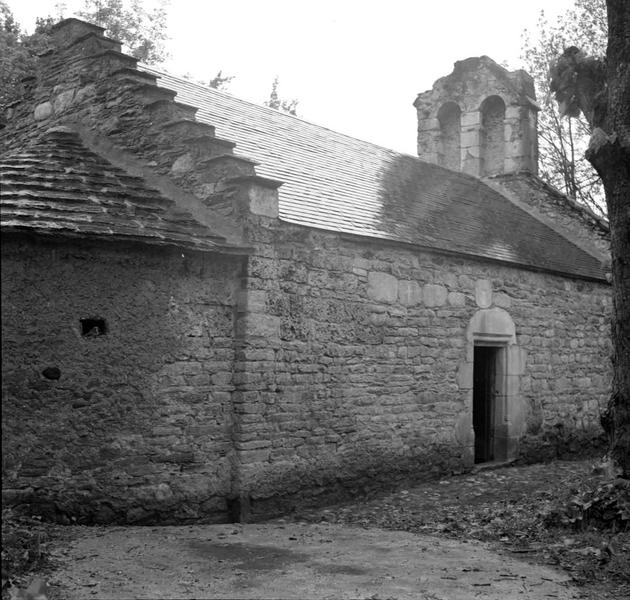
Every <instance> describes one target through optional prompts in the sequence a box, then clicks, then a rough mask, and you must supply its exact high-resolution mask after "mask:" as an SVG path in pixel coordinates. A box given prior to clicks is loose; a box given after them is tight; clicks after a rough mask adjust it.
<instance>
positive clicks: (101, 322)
mask: <svg viewBox="0 0 630 600" xmlns="http://www.w3.org/2000/svg"><path fill="white" fill-rule="evenodd" d="M106 333H107V328H106V326H105V319H81V335H82V336H84V337H97V336H99V335H105V334H106Z"/></svg>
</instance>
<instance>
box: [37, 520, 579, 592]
mask: <svg viewBox="0 0 630 600" xmlns="http://www.w3.org/2000/svg"><path fill="white" fill-rule="evenodd" d="M68 533H71V536H72V537H74V539H73V540H72V541H71V542H69V544H68V545H67V546H65V547H63V546H61V547H57V548H55V549H54V550H53V556H54V558H56V559H57V560H58V561H59V568H58V569H57V570H56V571H55V572H54V573H53V574H52V576H51V577H50V579H49V581H50V583H51V584H52V586H53V594H51V596H52V597H53V598H58V599H59V600H61V599H65V600H83V599H85V598H95V599H96V598H99V599H104V600H105V599H107V600H110V599H111V600H122V599H129V598H147V599H148V598H230V599H231V598H257V599H262V598H265V599H272V598H273V599H276V598H283V599H296V600H297V599H322V600H323V599H331V600H332V599H341V598H343V599H357V598H360V599H373V600H377V599H380V600H386V599H392V600H393V599H397V600H406V599H427V600H428V599H431V600H437V599H440V600H442V599H443V600H459V599H461V600H464V599H466V600H467V599H470V598H484V599H496V600H499V599H501V600H508V599H510V598H524V599H525V598H527V599H531V600H537V599H543V598H545V599H547V598H558V599H570V598H581V595H580V594H579V591H578V590H577V589H575V588H573V587H572V586H571V585H569V584H568V579H569V578H568V577H567V576H566V575H564V574H562V573H560V572H559V571H555V570H553V569H551V568H547V567H541V566H537V565H532V564H528V563H526V562H523V561H520V560H518V559H517V558H512V557H507V556H501V555H499V554H497V553H496V552H493V551H491V550H490V549H489V548H488V546H487V545H486V544H484V543H481V542H477V543H463V542H459V541H456V540H445V539H439V538H436V537H434V536H428V535H416V534H412V533H405V532H400V531H385V530H381V529H363V528H356V527H355V528H352V527H346V526H342V525H331V524H314V523H311V524H308V523H287V524H282V523H269V524H255V525H243V526H241V525H236V526H235V525H206V526H193V527H191V526H185V527H144V528H141V527H115V528H86V527H76V528H73V530H72V531H71V532H68Z"/></svg>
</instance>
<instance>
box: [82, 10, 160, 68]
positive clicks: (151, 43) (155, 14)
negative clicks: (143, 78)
mask: <svg viewBox="0 0 630 600" xmlns="http://www.w3.org/2000/svg"><path fill="white" fill-rule="evenodd" d="M83 2H84V4H83V10H82V11H80V12H79V13H78V14H79V16H80V17H81V18H82V19H85V20H86V21H89V22H91V23H94V24H95V25H100V26H101V27H105V29H106V30H107V35H109V37H111V38H114V39H115V40H119V41H120V42H122V43H123V46H124V47H125V50H126V51H127V52H129V54H131V55H132V56H133V57H135V58H137V59H138V60H140V61H142V62H145V63H147V64H149V65H154V64H158V63H161V62H163V61H165V60H166V58H167V57H168V54H167V52H166V41H167V39H168V37H167V34H166V31H167V23H166V17H167V7H168V0H161V2H160V3H159V4H158V6H157V7H156V8H154V9H153V10H152V11H147V10H146V9H145V8H144V6H143V2H142V0H131V2H130V5H129V8H126V7H125V3H124V2H123V0H83Z"/></svg>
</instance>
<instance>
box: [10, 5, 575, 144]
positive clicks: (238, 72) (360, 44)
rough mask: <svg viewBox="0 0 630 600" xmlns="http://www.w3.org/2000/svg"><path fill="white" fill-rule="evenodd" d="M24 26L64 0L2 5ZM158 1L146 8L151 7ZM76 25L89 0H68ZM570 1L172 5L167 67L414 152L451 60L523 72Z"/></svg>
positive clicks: (29, 28) (51, 11)
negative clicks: (530, 38) (530, 47)
mask: <svg viewBox="0 0 630 600" xmlns="http://www.w3.org/2000/svg"><path fill="white" fill-rule="evenodd" d="M5 1H7V3H8V5H9V7H10V8H11V10H12V12H13V14H14V15H15V17H16V19H17V20H18V22H19V23H20V24H21V25H22V27H23V29H26V30H27V31H32V28H33V25H34V22H35V18H36V17H38V16H48V15H56V14H57V11H56V8H55V5H56V4H57V0H5ZM153 1H154V0H145V5H146V6H148V7H150V6H152V2H153ZM65 4H66V9H65V11H64V16H66V17H70V16H73V13H74V11H75V10H77V9H80V7H81V6H82V4H83V2H82V0H65ZM573 4H574V0H528V2H509V1H507V0H379V1H373V0H363V1H358V0H315V1H313V0H308V1H307V0H292V1H290V0H276V1H269V0H229V1H225V0H221V1H219V0H214V1H208V0H171V4H170V7H169V16H168V28H169V30H168V35H169V38H170V40H169V42H168V51H169V53H170V55H171V58H170V59H169V60H168V61H167V62H166V63H165V64H164V65H163V67H161V68H163V69H165V70H167V71H168V72H170V73H173V74H174V75H183V74H190V75H191V76H192V77H193V78H195V79H201V80H209V79H212V77H214V76H215V75H216V73H217V72H218V71H219V70H222V71H223V74H224V75H225V74H227V75H233V76H234V79H233V81H232V82H231V84H230V86H229V88H228V92H229V93H231V94H233V95H235V96H238V97H240V98H244V99H246V100H250V101H252V102H256V103H260V104H262V102H263V101H264V100H265V99H267V98H268V97H269V92H270V91H271V84H272V82H273V80H274V78H275V77H276V76H277V77H278V78H279V87H278V92H279V95H280V97H281V98H283V99H286V100H291V99H296V100H298V102H299V104H298V106H297V113H298V116H299V117H300V118H303V119H305V120H307V121H310V122H313V123H317V124H318V125H322V126H324V127H327V128H329V129H333V130H336V131H340V132H343V133H346V134H349V135H351V136H353V137H356V138H360V139H363V140H367V141H370V142H373V143H376V144H379V145H381V146H385V147H387V148H391V149H393V150H397V151H399V152H406V153H409V154H415V137H416V113H415V109H414V108H413V105H412V103H413V101H414V100H415V98H416V96H417V94H418V93H420V92H423V91H425V90H428V89H430V88H431V86H432V85H433V82H434V81H435V80H436V79H438V78H439V77H443V76H445V75H448V74H449V73H450V72H451V71H452V70H453V63H454V62H455V61H457V60H462V59H465V58H468V57H470V56H481V55H484V54H485V55H487V56H490V57H491V58H492V59H494V60H495V61H496V62H498V63H500V64H503V65H504V66H506V67H507V68H509V69H510V70H512V69H518V68H523V67H524V64H523V62H522V60H521V59H520V55H521V49H522V34H523V31H524V30H525V29H529V30H530V31H531V32H532V33H535V31H536V23H537V21H538V17H539V15H540V11H541V10H542V9H544V10H545V14H546V16H547V18H548V19H549V20H550V21H553V20H554V18H555V17H557V16H558V15H559V14H561V13H563V12H565V11H566V10H567V9H569V8H570V7H571V6H573Z"/></svg>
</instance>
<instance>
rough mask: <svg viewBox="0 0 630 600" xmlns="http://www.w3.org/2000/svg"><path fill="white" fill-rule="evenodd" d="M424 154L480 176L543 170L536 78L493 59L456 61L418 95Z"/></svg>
mask: <svg viewBox="0 0 630 600" xmlns="http://www.w3.org/2000/svg"><path fill="white" fill-rule="evenodd" d="M414 106H415V107H416V110H417V111H418V156H419V157H420V158H421V159H422V160H425V161H427V162H432V163H436V164H439V165H442V166H444V167H447V168H449V169H453V170H455V171H462V172H464V173H468V174H470V175H474V176H476V177H490V176H493V175H502V174H506V173H517V172H522V171H527V172H529V173H532V174H534V175H536V174H537V172H538V141H537V131H536V125H537V113H538V110H539V106H538V104H537V103H536V95H535V91H534V82H533V79H532V78H531V77H530V76H529V75H528V74H527V73H526V72H525V71H522V70H518V71H508V70H507V69H504V68H503V67H501V66H500V65H498V64H497V63H495V62H494V61H493V60H492V59H491V58H488V57H487V56H481V57H474V58H467V59H466V60H462V61H458V62H456V63H455V68H454V69H453V72H452V73H451V74H450V75H447V76H446V77H442V78H441V79H438V80H437V81H436V82H435V83H434V84H433V88H432V89H430V90H428V91H426V92H423V93H421V94H418V97H417V98H416V100H415V102H414Z"/></svg>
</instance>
